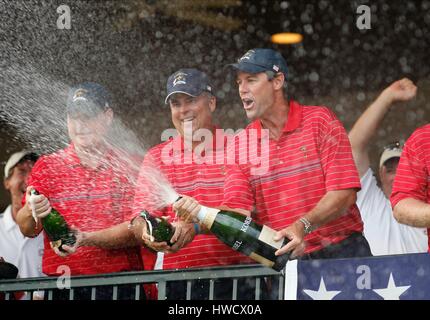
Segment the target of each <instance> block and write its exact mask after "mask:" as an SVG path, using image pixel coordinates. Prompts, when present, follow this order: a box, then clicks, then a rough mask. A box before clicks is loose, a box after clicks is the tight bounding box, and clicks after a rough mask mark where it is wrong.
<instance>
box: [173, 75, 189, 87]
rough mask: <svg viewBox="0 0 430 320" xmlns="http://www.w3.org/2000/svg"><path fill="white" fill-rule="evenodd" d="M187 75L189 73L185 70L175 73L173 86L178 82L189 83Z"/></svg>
mask: <svg viewBox="0 0 430 320" xmlns="http://www.w3.org/2000/svg"><path fill="white" fill-rule="evenodd" d="M185 76H187V74H186V73H183V72H178V73H177V74H175V78H174V79H173V86H176V85H177V84H187V81H186V78H185Z"/></svg>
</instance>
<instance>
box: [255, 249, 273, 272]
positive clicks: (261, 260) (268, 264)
mask: <svg viewBox="0 0 430 320" xmlns="http://www.w3.org/2000/svg"><path fill="white" fill-rule="evenodd" d="M249 257H250V258H251V259H253V260H255V261H257V262H259V263H261V264H262V265H265V266H266V267H269V268H271V267H273V265H274V264H275V263H274V262H273V261H270V260H269V259H266V258H265V257H263V256H260V255H259V254H257V253H255V252H253V253H251V254H250V255H249Z"/></svg>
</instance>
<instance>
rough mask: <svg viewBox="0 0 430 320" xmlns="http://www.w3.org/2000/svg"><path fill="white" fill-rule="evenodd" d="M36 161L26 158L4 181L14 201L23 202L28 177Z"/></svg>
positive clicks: (16, 202)
mask: <svg viewBox="0 0 430 320" xmlns="http://www.w3.org/2000/svg"><path fill="white" fill-rule="evenodd" d="M33 165H34V162H33V161H31V160H24V161H22V162H20V163H18V164H17V165H16V166H15V167H13V169H12V173H11V175H10V176H9V178H7V179H6V180H5V182H4V186H5V188H6V190H9V192H10V194H11V197H12V203H15V204H21V200H22V197H23V196H24V194H25V191H26V188H27V179H28V176H29V174H30V172H31V169H32V168H33Z"/></svg>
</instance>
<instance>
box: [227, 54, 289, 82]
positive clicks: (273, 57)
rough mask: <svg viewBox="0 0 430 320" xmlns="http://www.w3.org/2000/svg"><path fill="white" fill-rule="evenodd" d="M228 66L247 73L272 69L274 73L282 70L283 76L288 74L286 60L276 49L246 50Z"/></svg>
mask: <svg viewBox="0 0 430 320" xmlns="http://www.w3.org/2000/svg"><path fill="white" fill-rule="evenodd" d="M228 66H230V67H233V68H235V69H237V70H240V71H243V72H247V73H260V72H265V71H273V72H275V73H278V72H282V73H283V74H284V76H285V78H287V75H288V68H287V62H286V61H285V59H284V58H283V57H282V55H281V54H280V53H279V52H278V51H275V50H272V49H263V48H256V49H251V50H248V52H247V53H245V54H244V55H243V56H242V57H240V58H239V59H238V60H237V62H236V63H232V64H229V65H228Z"/></svg>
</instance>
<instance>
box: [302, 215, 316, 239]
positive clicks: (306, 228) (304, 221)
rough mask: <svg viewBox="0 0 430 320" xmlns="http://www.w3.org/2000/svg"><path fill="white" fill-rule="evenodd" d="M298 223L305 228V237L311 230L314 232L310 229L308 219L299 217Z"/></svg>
mask: <svg viewBox="0 0 430 320" xmlns="http://www.w3.org/2000/svg"><path fill="white" fill-rule="evenodd" d="M299 221H300V222H301V223H303V225H304V226H305V228H304V230H305V235H307V234H309V233H311V232H312V231H313V230H314V228H313V227H312V224H311V223H310V222H309V220H308V219H306V218H305V217H301V218H300V219H299Z"/></svg>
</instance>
